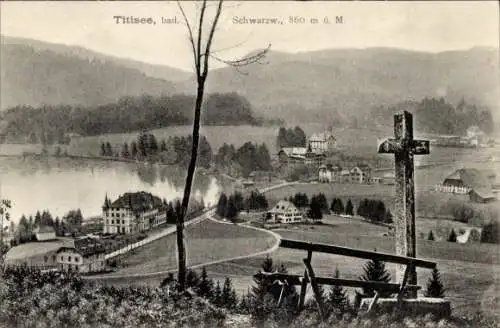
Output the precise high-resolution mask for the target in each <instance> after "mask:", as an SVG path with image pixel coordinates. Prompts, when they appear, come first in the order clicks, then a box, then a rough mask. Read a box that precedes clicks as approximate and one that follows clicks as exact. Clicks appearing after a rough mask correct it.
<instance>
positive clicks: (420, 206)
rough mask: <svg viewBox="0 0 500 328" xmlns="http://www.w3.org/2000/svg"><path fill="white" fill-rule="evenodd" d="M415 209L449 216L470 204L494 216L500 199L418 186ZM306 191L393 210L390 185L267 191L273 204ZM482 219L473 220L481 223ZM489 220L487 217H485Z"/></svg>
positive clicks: (314, 186) (308, 185) (303, 185)
mask: <svg viewBox="0 0 500 328" xmlns="http://www.w3.org/2000/svg"><path fill="white" fill-rule="evenodd" d="M416 190H417V192H416V196H415V208H416V212H417V215H418V216H424V217H450V218H451V207H452V206H453V204H468V205H469V206H471V207H473V208H474V209H476V210H477V211H479V212H481V213H483V212H484V213H485V216H488V217H491V215H493V214H491V213H498V212H499V210H500V202H498V201H497V202H493V203H490V204H475V203H472V202H470V201H469V199H468V196H466V195H455V194H449V193H441V192H434V191H431V190H429V189H425V188H416ZM298 192H300V193H305V194H307V195H308V196H309V198H310V197H311V196H312V195H314V194H318V193H324V194H325V196H326V198H327V200H328V202H329V203H330V202H331V201H332V199H333V198H334V197H338V198H340V199H342V202H343V203H344V206H345V204H346V202H347V201H348V200H349V199H350V200H351V202H352V203H353V205H354V209H355V210H356V208H357V206H358V204H359V202H360V201H361V200H362V199H364V198H368V199H380V200H382V201H383V202H384V203H385V204H386V206H388V207H389V208H391V210H392V209H394V186H389V185H363V184H344V183H300V184H295V185H293V186H289V187H284V188H280V189H277V190H273V191H270V192H269V193H266V197H267V199H268V201H269V203H270V204H274V203H275V202H277V201H279V200H281V199H285V198H288V197H290V196H293V195H295V193H298ZM480 221H481V220H479V219H477V220H474V224H476V225H480V223H481V222H480ZM486 221H487V220H486Z"/></svg>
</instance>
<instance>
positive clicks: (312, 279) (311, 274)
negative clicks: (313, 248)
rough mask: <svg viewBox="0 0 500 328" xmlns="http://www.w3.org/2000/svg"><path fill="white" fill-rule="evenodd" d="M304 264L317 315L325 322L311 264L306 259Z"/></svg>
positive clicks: (324, 314)
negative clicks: (316, 305) (316, 304)
mask: <svg viewBox="0 0 500 328" xmlns="http://www.w3.org/2000/svg"><path fill="white" fill-rule="evenodd" d="M304 264H305V265H306V269H307V272H308V274H309V280H310V281H311V287H312V289H313V291H314V296H315V297H316V303H318V311H319V314H320V315H321V318H322V319H323V320H326V319H327V318H326V313H325V311H324V310H323V309H324V307H323V301H322V299H321V295H320V294H319V287H318V284H317V283H316V279H315V275H314V271H313V268H312V266H311V262H308V261H307V259H304Z"/></svg>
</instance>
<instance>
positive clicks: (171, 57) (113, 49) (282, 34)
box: [0, 1, 500, 70]
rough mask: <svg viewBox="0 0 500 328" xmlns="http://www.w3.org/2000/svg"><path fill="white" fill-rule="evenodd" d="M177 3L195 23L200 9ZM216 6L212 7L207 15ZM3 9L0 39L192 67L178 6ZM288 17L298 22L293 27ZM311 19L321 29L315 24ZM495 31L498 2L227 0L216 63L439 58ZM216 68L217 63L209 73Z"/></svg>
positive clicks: (485, 42)
mask: <svg viewBox="0 0 500 328" xmlns="http://www.w3.org/2000/svg"><path fill="white" fill-rule="evenodd" d="M182 5H183V7H184V8H185V11H186V14H187V16H188V17H189V18H190V19H193V20H194V19H195V17H196V14H195V13H196V11H195V10H196V7H195V6H196V5H199V4H197V3H195V2H183V3H182ZM214 5H215V3H214V2H210V6H211V8H210V9H211V10H210V12H212V11H213V9H214ZM0 9H1V26H0V31H1V33H2V34H3V35H8V36H17V37H25V38H33V39H38V40H41V41H47V42H54V43H63V44H69V45H79V46H83V47H86V48H89V49H91V50H95V51H98V52H102V53H105V54H110V55H115V56H119V57H126V58H131V59H136V60H140V61H145V62H149V63H152V64H163V65H168V66H172V67H177V68H181V69H184V70H192V67H193V60H192V55H191V52H190V48H189V43H188V39H187V34H186V26H185V25H184V24H182V23H181V21H182V15H181V13H180V11H179V8H178V6H177V4H176V3H175V2H170V1H168V2H154V1H146V2H140V3H139V2H30V3H28V2H1V3H0ZM114 16H134V17H151V18H152V19H153V20H154V21H155V22H156V24H155V25H149V24H146V25H140V24H117V23H116V19H114V18H113V17H114ZM336 16H339V17H340V16H342V20H343V23H342V24H336V23H335V20H336ZM161 17H165V18H170V19H173V18H175V17H176V18H177V22H178V23H176V24H162V23H161ZM209 17H211V16H209ZM243 17H245V18H247V19H249V18H259V17H263V18H277V19H278V21H281V22H283V24H260V25H256V24H241V23H237V22H236V20H241V19H242V18H243ZM290 17H292V20H296V21H297V23H290V21H289V20H290ZM325 17H326V18H328V21H329V22H330V23H329V24H325V23H324V21H325ZM302 18H303V19H304V23H302V24H300V23H299V22H300V21H301V20H302ZM311 18H317V19H318V23H317V24H312V23H311V22H310V19H311ZM499 30H500V26H499V7H498V3H497V2H496V1H480V2H466V1H445V2H432V1H423V2H419V1H415V2H403V1H395V2H359V1H356V2H334V1H329V2H321V1H317V2H316V1H311V2H303V1H302V2H291V1H290V2H289V1H244V2H243V1H241V2H240V1H227V2H226V3H225V5H224V10H223V14H222V18H221V21H220V24H219V25H218V30H217V33H216V36H215V43H214V49H215V50H217V53H216V55H217V56H218V57H220V58H221V59H234V58H238V57H241V56H242V55H245V54H247V53H249V52H250V51H253V50H255V49H258V48H265V47H267V45H268V44H271V49H272V50H277V51H287V52H298V51H310V50H318V49H325V48H367V47H396V48H404V49H409V50H417V51H427V52H439V51H446V50H457V49H469V48H471V47H475V46H488V47H499V38H500V36H499ZM219 66H220V65H219V64H218V63H217V62H214V63H213V64H212V66H211V67H219Z"/></svg>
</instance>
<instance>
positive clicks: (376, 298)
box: [366, 290, 380, 313]
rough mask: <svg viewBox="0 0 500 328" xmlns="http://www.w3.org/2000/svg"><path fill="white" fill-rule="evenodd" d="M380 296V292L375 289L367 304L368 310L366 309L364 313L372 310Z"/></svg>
mask: <svg viewBox="0 0 500 328" xmlns="http://www.w3.org/2000/svg"><path fill="white" fill-rule="evenodd" d="M379 297H380V294H379V292H378V290H377V291H375V296H374V297H373V299H372V301H371V302H370V305H369V306H368V310H367V311H366V313H370V312H372V310H373V307H374V306H375V304H376V303H377V301H378V299H379Z"/></svg>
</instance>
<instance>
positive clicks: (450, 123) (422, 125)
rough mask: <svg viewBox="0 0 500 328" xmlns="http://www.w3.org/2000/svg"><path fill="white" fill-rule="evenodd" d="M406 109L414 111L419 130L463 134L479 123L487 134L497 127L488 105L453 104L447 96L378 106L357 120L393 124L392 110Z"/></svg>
mask: <svg viewBox="0 0 500 328" xmlns="http://www.w3.org/2000/svg"><path fill="white" fill-rule="evenodd" d="M403 109H405V110H408V111H410V112H412V113H413V115H414V117H415V118H414V120H415V123H414V124H415V129H416V130H417V131H418V132H423V133H438V134H447V135H464V134H465V133H466V131H467V128H469V127H470V126H472V125H477V126H479V128H480V129H481V130H482V131H483V132H485V133H488V134H491V133H493V132H494V129H495V122H494V120H493V115H492V112H491V110H490V109H489V108H487V107H482V106H478V105H476V104H473V103H468V102H466V101H465V100H463V99H462V100H461V101H459V103H458V104H457V105H456V106H454V105H452V104H451V103H449V102H447V101H446V100H445V99H444V98H424V99H422V100H420V101H406V102H401V103H398V104H396V105H394V106H387V107H384V106H379V107H376V108H374V109H373V110H372V113H371V115H369V116H368V117H367V118H365V119H364V121H361V122H358V124H359V125H367V124H377V125H381V126H382V125H388V124H389V125H391V124H392V116H393V114H394V113H395V112H397V111H400V110H403Z"/></svg>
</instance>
